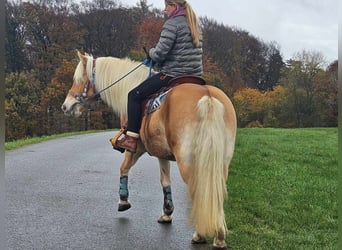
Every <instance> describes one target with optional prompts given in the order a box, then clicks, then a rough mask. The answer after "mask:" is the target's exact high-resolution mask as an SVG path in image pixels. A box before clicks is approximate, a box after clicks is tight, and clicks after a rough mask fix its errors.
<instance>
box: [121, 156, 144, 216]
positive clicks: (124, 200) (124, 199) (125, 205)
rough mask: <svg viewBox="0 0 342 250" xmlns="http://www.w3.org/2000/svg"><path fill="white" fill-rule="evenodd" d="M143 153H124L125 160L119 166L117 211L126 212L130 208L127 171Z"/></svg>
mask: <svg viewBox="0 0 342 250" xmlns="http://www.w3.org/2000/svg"><path fill="white" fill-rule="evenodd" d="M142 154H143V153H140V152H136V153H134V154H133V153H131V152H127V151H126V153H125V159H124V161H123V162H122V164H121V167H120V188H119V195H120V200H119V207H118V211H119V212H122V211H126V210H127V209H130V208H131V204H130V203H129V201H128V195H129V192H128V174H129V170H130V169H131V167H132V166H133V165H134V164H135V163H136V161H137V160H138V159H139V157H140V156H141V155H142Z"/></svg>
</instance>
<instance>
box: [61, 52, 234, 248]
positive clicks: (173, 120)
mask: <svg viewBox="0 0 342 250" xmlns="http://www.w3.org/2000/svg"><path fill="white" fill-rule="evenodd" d="M78 56H79V59H80V62H79V64H78V65H77V67H76V70H75V74H74V82H73V85H72V87H71V89H70V90H69V92H68V94H67V96H66V99H65V101H64V103H63V105H62V110H63V112H64V113H65V114H71V115H74V116H79V115H81V114H82V111H83V110H84V104H86V103H88V102H89V101H90V99H92V98H89V97H92V96H94V94H96V93H98V92H100V94H99V95H100V96H101V99H102V100H103V101H104V102H105V103H106V104H108V105H109V106H110V107H111V108H112V109H113V110H114V112H115V113H117V115H119V116H120V118H121V125H124V124H126V122H127V95H128V92H129V91H130V90H131V89H132V88H134V87H136V86H137V85H139V84H140V83H141V82H142V81H143V80H145V79H146V77H147V76H148V73H149V69H148V67H146V66H144V65H141V67H140V66H139V62H134V61H131V60H129V59H119V58H113V57H99V58H97V59H94V58H93V57H92V56H90V55H88V54H87V53H86V54H84V55H83V54H81V53H80V52H78ZM134 67H136V68H135V69H136V70H134V71H133V72H132V73H130V74H128V75H127V76H126V77H125V78H123V79H122V80H120V81H119V82H117V83H116V84H112V83H113V82H115V81H116V80H118V79H120V76H123V75H124V74H125V73H127V72H129V70H131V69H133V68H134ZM101 90H104V91H101ZM96 91H97V92H96ZM236 126H237V125H236V114H235V110H234V107H233V105H232V103H231V101H230V100H229V98H228V97H227V96H226V95H225V94H224V93H223V92H222V91H221V90H220V89H218V88H216V87H214V86H211V85H197V84H192V83H184V84H181V85H178V86H176V87H174V88H172V89H171V90H170V91H169V92H168V93H167V95H166V98H165V99H164V101H163V102H162V104H161V107H160V108H159V109H158V110H156V111H154V112H153V113H151V114H148V115H145V116H144V117H143V118H142V126H141V129H140V139H141V140H139V143H138V148H137V151H136V153H131V152H128V151H126V152H125V154H124V160H123V162H122V164H121V167H120V176H121V177H120V190H119V195H120V200H119V211H124V210H127V209H129V208H130V207H131V205H130V203H129V201H128V189H127V182H128V174H129V171H130V168H131V167H132V166H133V165H134V164H135V163H136V161H137V160H138V158H139V157H140V156H141V155H142V154H143V153H145V152H148V153H149V154H150V155H152V156H155V157H157V158H158V159H159V164H160V181H161V185H162V187H163V192H164V205H163V208H164V209H163V213H162V215H161V217H160V218H159V220H158V222H160V223H170V222H171V221H172V212H173V209H174V207H173V202H172V194H171V181H170V163H169V161H170V160H171V161H176V162H177V165H178V168H179V171H180V174H181V176H182V178H183V180H184V182H185V183H186V184H187V187H188V191H189V196H190V198H191V202H192V203H191V204H192V208H191V212H190V215H189V217H190V218H189V219H190V222H191V224H192V225H193V226H194V228H195V232H194V234H193V238H192V243H205V242H206V237H214V242H213V246H214V248H217V249H226V248H227V245H226V242H225V236H226V232H227V226H226V221H225V214H224V209H223V205H224V200H225V198H226V196H227V187H226V182H227V178H228V166H229V163H230V161H231V159H232V157H233V152H234V145H235V136H236Z"/></svg>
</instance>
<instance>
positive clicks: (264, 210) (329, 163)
mask: <svg viewBox="0 0 342 250" xmlns="http://www.w3.org/2000/svg"><path fill="white" fill-rule="evenodd" d="M89 132H90V133H92V132H95V131H89ZM337 132H338V131H337V128H313V129H261V128H248V129H239V130H238V134H237V140H236V147H235V154H234V157H233V160H232V162H231V165H230V170H229V179H228V193H229V194H228V200H227V201H226V203H225V213H226V221H227V225H228V230H229V233H228V236H227V242H228V245H229V246H230V247H231V249H241V250H248V249H251V250H256V249H262V250H266V249H272V250H278V249H286V250H292V249H293V250H300V249H303V250H311V249H317V250H323V249H327V250H328V249H329V250H330V249H338V248H337V242H338V222H337V221H338V219H337V213H338V209H337V182H338V180H337V179H338V178H337V176H338V164H337V158H338V153H337V149H338V147H337V144H338V141H337V138H338V136H337ZM83 133H85V132H76V133H66V134H60V135H54V136H44V137H40V138H31V139H24V140H18V141H15V142H10V143H6V144H5V148H6V150H10V149H14V148H17V147H21V146H23V145H27V144H32V143H37V142H40V141H45V140H50V139H55V138H60V137H64V136H71V135H77V134H83Z"/></svg>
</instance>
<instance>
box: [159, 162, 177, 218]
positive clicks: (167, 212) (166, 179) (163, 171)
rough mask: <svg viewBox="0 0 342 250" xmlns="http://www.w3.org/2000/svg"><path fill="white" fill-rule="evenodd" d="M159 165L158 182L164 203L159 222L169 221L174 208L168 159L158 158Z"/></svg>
mask: <svg viewBox="0 0 342 250" xmlns="http://www.w3.org/2000/svg"><path fill="white" fill-rule="evenodd" d="M159 165H160V183H161V185H162V187H163V193H164V205H163V213H162V215H161V216H160V218H159V219H158V222H159V223H171V222H172V213H173V210H174V206H173V201H172V192H171V178H170V162H169V161H168V160H163V159H159Z"/></svg>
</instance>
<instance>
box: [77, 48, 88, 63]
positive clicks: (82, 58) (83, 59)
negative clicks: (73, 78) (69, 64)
mask: <svg viewBox="0 0 342 250" xmlns="http://www.w3.org/2000/svg"><path fill="white" fill-rule="evenodd" d="M77 55H78V57H79V58H80V61H81V62H82V63H83V64H86V63H87V58H86V57H85V56H84V55H82V53H81V52H79V51H78V50H77Z"/></svg>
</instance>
